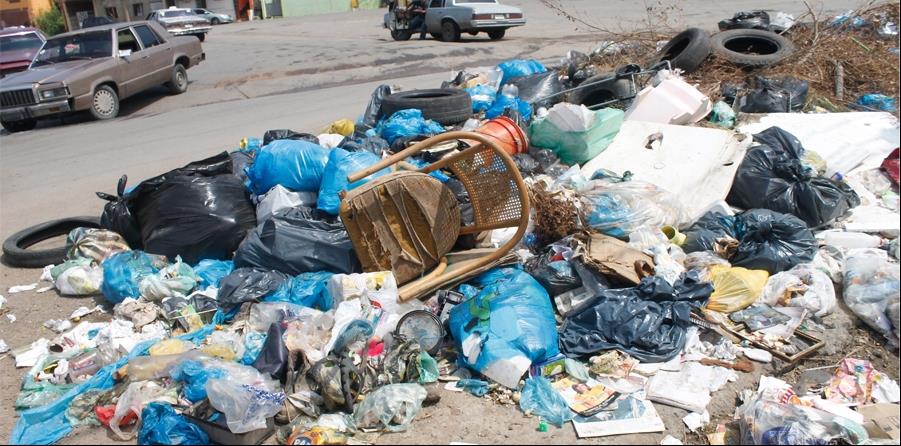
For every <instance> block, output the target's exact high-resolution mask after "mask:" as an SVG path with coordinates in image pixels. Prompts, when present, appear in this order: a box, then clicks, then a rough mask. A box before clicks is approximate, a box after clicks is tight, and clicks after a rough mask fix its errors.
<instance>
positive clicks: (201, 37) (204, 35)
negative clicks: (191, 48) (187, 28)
mask: <svg viewBox="0 0 901 446" xmlns="http://www.w3.org/2000/svg"><path fill="white" fill-rule="evenodd" d="M197 38H198V39H200V41H201V42H203V41H204V40H206V33H202V34H198V35H197Z"/></svg>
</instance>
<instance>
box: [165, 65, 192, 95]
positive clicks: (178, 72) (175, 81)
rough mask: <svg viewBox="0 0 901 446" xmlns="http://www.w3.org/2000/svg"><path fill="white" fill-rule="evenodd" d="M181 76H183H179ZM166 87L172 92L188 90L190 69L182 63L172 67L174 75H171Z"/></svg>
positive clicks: (179, 92) (180, 92)
mask: <svg viewBox="0 0 901 446" xmlns="http://www.w3.org/2000/svg"><path fill="white" fill-rule="evenodd" d="M179 76H182V77H181V78H179ZM166 87H167V88H169V92H170V93H172V94H182V93H184V92H186V91H188V70H186V69H185V67H184V66H183V65H182V64H180V63H177V64H175V66H174V67H172V76H170V79H169V82H166Z"/></svg>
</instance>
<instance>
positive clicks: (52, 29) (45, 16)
mask: <svg viewBox="0 0 901 446" xmlns="http://www.w3.org/2000/svg"><path fill="white" fill-rule="evenodd" d="M35 25H37V27H38V28H40V29H41V31H43V32H44V34H46V35H48V36H52V35H55V34H59V33H61V32H64V31H65V30H66V18H65V17H63V13H62V11H60V10H59V8H58V7H57V6H56V2H54V1H51V2H50V9H48V10H46V11H44V12H43V13H41V15H39V16H37V18H35Z"/></svg>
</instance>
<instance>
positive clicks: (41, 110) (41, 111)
mask: <svg viewBox="0 0 901 446" xmlns="http://www.w3.org/2000/svg"><path fill="white" fill-rule="evenodd" d="M69 111H72V107H71V106H70V105H69V100H68V99H63V100H59V101H53V102H42V103H40V104H35V105H26V106H22V107H9V108H4V109H2V110H0V119H3V120H4V121H21V120H23V119H31V118H42V117H45V116H51V115H57V114H60V113H66V112H69Z"/></svg>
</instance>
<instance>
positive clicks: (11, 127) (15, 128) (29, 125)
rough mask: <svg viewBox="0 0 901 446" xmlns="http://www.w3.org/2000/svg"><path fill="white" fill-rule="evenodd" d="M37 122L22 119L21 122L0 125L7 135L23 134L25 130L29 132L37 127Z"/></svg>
mask: <svg viewBox="0 0 901 446" xmlns="http://www.w3.org/2000/svg"><path fill="white" fill-rule="evenodd" d="M37 123H38V121H37V120H36V119H23V120H21V121H0V125H3V128H5V129H6V130H7V131H9V133H16V132H24V131H26V130H31V129H33V128H34V126H35V125H37Z"/></svg>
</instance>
